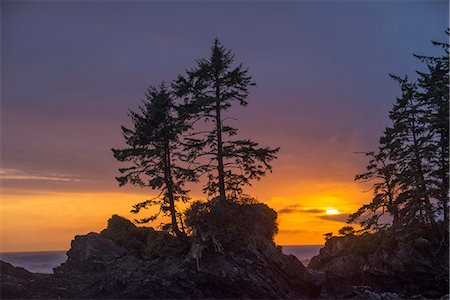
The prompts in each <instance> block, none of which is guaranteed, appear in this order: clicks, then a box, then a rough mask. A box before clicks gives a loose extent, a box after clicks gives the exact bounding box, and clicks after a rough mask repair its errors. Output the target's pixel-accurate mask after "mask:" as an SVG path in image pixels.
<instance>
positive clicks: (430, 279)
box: [308, 226, 449, 299]
mask: <svg viewBox="0 0 450 300" xmlns="http://www.w3.org/2000/svg"><path fill="white" fill-rule="evenodd" d="M444 230H445V228H443V227H441V228H438V229H436V228H434V229H433V228H426V227H423V226H422V227H414V228H412V227H411V228H403V229H398V230H395V229H388V230H385V231H380V232H379V233H377V234H365V235H363V236H345V237H332V238H331V239H329V240H328V241H327V243H326V244H325V247H324V248H322V249H321V250H320V254H319V255H318V256H315V257H313V258H312V259H311V261H310V263H309V265H308V267H309V268H311V269H313V270H316V271H320V272H323V273H324V274H325V277H326V283H325V284H324V286H323V290H322V295H326V294H327V293H328V295H333V296H336V297H338V298H364V299H399V298H401V299H410V298H418V299H421V298H427V299H440V298H441V297H443V296H445V295H447V294H448V293H449V277H448V270H449V260H448V259H449V257H448V250H449V249H448V239H447V240H446V238H445V235H443V236H442V235H441V236H440V235H439V232H445V231H444Z"/></svg>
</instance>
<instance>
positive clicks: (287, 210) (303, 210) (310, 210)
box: [278, 205, 324, 214]
mask: <svg viewBox="0 0 450 300" xmlns="http://www.w3.org/2000/svg"><path fill="white" fill-rule="evenodd" d="M323 212H324V210H323V209H319V208H305V207H300V206H298V205H292V206H288V207H284V208H282V209H279V210H278V213H279V214H290V213H309V214H320V213H323Z"/></svg>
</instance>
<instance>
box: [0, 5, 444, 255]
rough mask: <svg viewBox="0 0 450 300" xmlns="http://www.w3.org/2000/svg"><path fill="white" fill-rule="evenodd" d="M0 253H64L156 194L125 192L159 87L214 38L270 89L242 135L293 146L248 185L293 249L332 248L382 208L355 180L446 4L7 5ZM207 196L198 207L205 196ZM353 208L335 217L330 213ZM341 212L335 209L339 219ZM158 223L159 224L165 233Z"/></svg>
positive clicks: (241, 115) (254, 102)
mask: <svg viewBox="0 0 450 300" xmlns="http://www.w3.org/2000/svg"><path fill="white" fill-rule="evenodd" d="M1 9H2V11H1V25H2V29H1V30H2V31H1V34H2V35H1V39H2V40H1V42H2V48H1V51H2V53H1V55H2V56H1V63H2V65H1V72H2V73H1V76H2V78H1V83H2V91H1V96H2V100H1V142H2V143H1V171H0V178H1V180H2V191H1V228H0V230H1V238H0V242H1V243H0V251H37V250H65V249H68V248H69V247H70V241H71V240H72V239H73V237H74V236H75V235H77V234H85V233H88V232H90V231H99V230H101V229H102V228H104V227H105V225H106V221H107V219H108V218H109V217H110V216H111V215H112V214H119V215H123V216H126V217H135V216H131V214H130V213H129V210H130V208H131V205H132V204H133V203H136V202H138V201H141V200H144V199H146V198H148V197H150V196H151V195H153V193H152V191H151V190H145V189H140V188H137V187H132V186H130V187H123V188H119V187H118V184H117V182H116V181H115V179H114V177H115V176H117V175H118V171H117V169H118V168H119V167H121V166H123V165H120V164H119V163H118V162H116V161H115V160H114V158H113V156H112V153H111V151H110V148H112V147H116V148H117V147H119V148H120V147H121V146H123V138H122V136H121V131H120V126H121V125H130V121H129V117H128V116H127V112H128V110H129V109H136V108H137V106H138V104H139V102H140V99H142V98H143V96H144V92H145V90H146V88H147V86H148V85H156V84H159V83H160V82H161V80H163V79H164V80H166V81H171V80H173V79H175V78H176V76H177V75H178V74H181V73H183V72H184V70H185V69H187V68H190V67H193V66H195V60H196V59H199V58H204V57H206V56H208V54H209V50H210V46H211V44H212V42H213V40H214V38H216V37H217V38H219V39H220V41H221V42H222V44H223V45H224V46H225V47H226V48H229V49H232V50H233V52H235V54H236V62H243V63H244V65H245V66H246V67H248V68H249V72H250V74H251V75H252V76H253V80H254V81H255V82H256V83H257V86H256V87H253V88H252V89H251V91H250V96H249V98H248V101H249V105H248V106H247V107H245V108H236V109H232V110H231V111H230V115H233V116H234V117H236V118H237V119H238V120H237V121H232V124H233V125H235V126H236V127H238V128H239V130H240V135H241V136H242V137H251V138H252V139H254V140H256V141H258V142H260V143H261V144H263V145H270V146H272V147H278V146H279V147H281V150H280V152H279V156H278V159H277V160H276V161H275V162H274V164H273V173H272V174H269V175H268V176H266V177H265V178H263V179H262V180H261V181H260V182H255V184H254V186H253V187H251V188H249V189H247V190H246V191H247V192H248V193H250V194H252V195H254V196H256V197H257V198H258V199H259V200H260V201H261V202H264V203H267V204H268V205H270V206H271V207H272V208H274V209H275V210H276V211H278V213H279V214H278V216H279V220H278V222H279V229H280V230H279V234H278V235H277V236H276V242H277V243H278V244H281V245H298V244H322V243H323V237H322V234H323V233H326V232H330V231H334V232H335V233H336V231H337V230H338V229H339V228H341V227H342V226H344V223H343V222H344V221H345V219H346V216H347V214H348V213H351V212H353V211H354V210H355V209H357V208H358V207H359V206H360V205H361V204H362V203H364V202H365V201H367V200H368V199H369V198H370V193H365V192H364V190H366V189H367V186H363V185H361V184H358V183H355V182H354V181H353V178H354V176H355V174H357V173H358V172H360V171H363V170H364V167H365V165H366V159H365V158H364V157H362V156H361V155H357V154H354V152H357V151H369V150H374V149H375V148H376V145H377V140H378V137H379V135H380V134H381V132H382V131H383V129H384V127H385V126H386V125H388V124H389V122H388V111H389V109H390V107H391V105H392V103H393V102H394V101H395V97H396V96H397V95H398V94H399V91H398V87H397V84H396V83H395V82H394V81H393V80H391V79H390V78H389V76H388V73H394V74H398V75H404V74H411V75H412V74H413V73H414V71H415V70H416V69H421V68H423V67H422V66H421V65H420V64H419V63H418V61H417V60H416V59H415V58H414V57H413V56H412V53H413V52H414V53H418V54H429V55H433V54H436V53H439V52H436V51H438V49H435V48H434V47H433V46H432V45H431V43H430V40H445V39H447V36H446V35H445V33H444V31H445V29H446V28H447V27H448V10H449V7H448V2H447V1H361V2H357V1H347V2H338V1H319V2H314V1H286V2H275V1H273V2H271V1H261V2H260V1H233V2H215V1H205V2H203V1H195V2H188V1H170V2H163V1H135V2H125V1H92V2H87V1H67V2H56V1H46V2H44V1H42V2H40V1H36V2H31V1H2V2H1ZM200 190H201V189H200V187H194V188H193V192H192V196H193V198H194V199H200V198H204V195H202V194H201V192H200ZM334 209H335V210H338V211H339V214H326V213H325V212H326V210H334ZM331 212H332V211H331ZM158 224H159V222H156V223H155V224H154V225H158Z"/></svg>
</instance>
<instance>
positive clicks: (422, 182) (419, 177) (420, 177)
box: [410, 100, 435, 224]
mask: <svg viewBox="0 0 450 300" xmlns="http://www.w3.org/2000/svg"><path fill="white" fill-rule="evenodd" d="M411 101H412V100H410V103H411ZM411 109H412V110H413V112H412V114H411V115H412V120H411V133H412V137H413V151H414V161H415V165H416V168H417V172H416V178H417V181H418V184H419V188H420V190H421V193H422V194H423V196H421V198H422V197H423V200H422V201H423V204H424V205H425V212H426V215H427V217H428V219H429V220H430V223H431V224H435V220H434V216H433V209H432V206H431V202H430V196H429V194H428V189H427V186H426V182H425V175H424V172H423V168H422V159H421V157H420V153H419V145H418V142H417V131H416V115H415V113H414V106H413V104H412V103H411Z"/></svg>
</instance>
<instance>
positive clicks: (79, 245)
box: [2, 216, 320, 299]
mask: <svg viewBox="0 0 450 300" xmlns="http://www.w3.org/2000/svg"><path fill="white" fill-rule="evenodd" d="M193 245H196V242H193V238H192V237H186V238H184V239H179V238H175V237H174V236H172V235H170V234H168V233H166V232H161V231H156V230H153V229H151V228H145V227H144V228H143V227H136V226H135V225H134V224H132V223H131V222H129V221H128V220H125V219H123V218H121V217H118V216H113V217H112V218H111V219H110V220H109V222H108V228H107V229H105V230H104V231H102V232H101V233H89V234H87V235H83V236H77V237H75V239H74V240H73V241H72V245H71V249H70V250H69V252H68V253H67V255H68V260H67V262H65V263H63V264H62V265H61V266H60V267H58V268H55V270H54V271H55V274H53V275H40V274H32V273H29V272H28V271H26V270H24V269H21V270H19V269H18V268H14V267H12V266H10V265H8V266H7V268H9V269H8V272H5V273H4V272H3V271H2V298H48V297H50V296H51V297H52V298H55V297H59V298H116V299H117V298H123V299H125V298H126V299H139V298H141V299H144V298H145V299H162V298H171V299H174V298H176V299H181V298H183V299H185V298H186V299H189V298H190V299H201V298H260V299H261V298H265V299H280V298H282V299H305V298H315V297H318V296H319V293H320V287H319V286H318V284H316V283H314V276H312V275H311V274H310V272H309V271H308V270H307V269H306V268H305V267H304V266H303V265H302V264H301V263H300V262H299V261H298V259H297V258H296V257H294V256H292V255H284V254H282V253H281V250H280V248H279V247H276V246H275V245H274V244H273V242H272V241H271V240H264V239H258V243H254V244H249V245H248V246H247V247H238V248H237V249H234V250H231V249H229V251H227V250H226V249H225V250H224V249H220V251H218V249H217V248H216V247H215V246H214V244H213V243H209V242H208V241H206V242H205V243H204V244H203V245H202V251H201V257H199V264H198V266H199V267H200V269H199V270H198V269H197V267H198V266H197V260H196V259H195V258H194V257H193V256H192V255H191V254H192V248H193ZM2 268H3V265H2ZM11 268H12V269H11ZM5 276H6V277H8V280H6V281H5V280H4V279H5ZM32 282H36V283H40V286H39V284H31V283H32ZM52 293H53V294H52Z"/></svg>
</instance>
